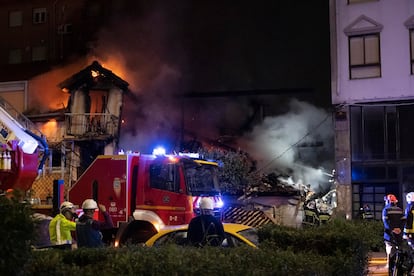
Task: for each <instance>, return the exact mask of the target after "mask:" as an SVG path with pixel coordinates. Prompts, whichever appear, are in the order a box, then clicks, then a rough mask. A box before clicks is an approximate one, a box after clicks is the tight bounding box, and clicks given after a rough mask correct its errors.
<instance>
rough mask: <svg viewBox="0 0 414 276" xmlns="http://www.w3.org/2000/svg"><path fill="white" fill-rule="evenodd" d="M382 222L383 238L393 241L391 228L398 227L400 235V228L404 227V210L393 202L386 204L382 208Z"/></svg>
mask: <svg viewBox="0 0 414 276" xmlns="http://www.w3.org/2000/svg"><path fill="white" fill-rule="evenodd" d="M382 222H383V224H384V240H386V241H393V238H396V237H393V234H392V230H393V229H394V228H400V229H401V234H400V235H399V236H402V230H403V229H404V224H405V216H404V211H403V210H402V209H401V208H400V207H398V206H397V205H394V204H387V205H385V207H384V208H383V209H382Z"/></svg>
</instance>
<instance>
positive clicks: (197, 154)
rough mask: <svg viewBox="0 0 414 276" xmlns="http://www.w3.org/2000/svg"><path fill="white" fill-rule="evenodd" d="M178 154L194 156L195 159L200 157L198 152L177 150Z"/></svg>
mask: <svg viewBox="0 0 414 276" xmlns="http://www.w3.org/2000/svg"><path fill="white" fill-rule="evenodd" d="M178 156H187V157H190V158H196V159H198V158H200V154H199V153H197V152H179V153H178Z"/></svg>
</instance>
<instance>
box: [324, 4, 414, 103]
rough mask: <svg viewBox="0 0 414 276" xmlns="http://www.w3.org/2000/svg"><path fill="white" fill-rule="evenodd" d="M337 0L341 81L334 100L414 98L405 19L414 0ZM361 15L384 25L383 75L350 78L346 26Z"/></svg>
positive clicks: (334, 94)
mask: <svg viewBox="0 0 414 276" xmlns="http://www.w3.org/2000/svg"><path fill="white" fill-rule="evenodd" d="M335 2H336V9H335V15H336V22H335V23H336V41H335V43H336V51H337V63H336V65H337V68H336V71H337V76H336V81H337V83H336V91H335V92H334V93H332V103H333V104H342V103H354V102H360V101H379V100H384V99H385V100H391V99H402V98H414V89H413V87H414V78H413V77H412V76H411V75H410V49H409V47H410V44H409V34H408V29H407V27H406V26H405V25H404V23H405V21H406V20H408V19H409V18H410V17H411V16H413V15H414V2H413V1H410V0H398V1H395V0H380V1H371V2H362V3H357V4H347V1H346V0H335ZM361 15H365V16H367V17H369V18H371V19H373V20H374V21H376V22H378V23H380V24H382V25H383V29H382V31H381V32H380V47H381V69H382V70H381V71H382V74H381V77H380V78H369V79H359V80H350V79H349V62H348V61H349V54H348V53H349V52H348V51H349V49H348V48H349V47H348V36H347V35H346V34H345V33H344V30H345V28H346V27H348V26H349V25H350V24H352V23H353V22H354V21H355V20H356V19H357V18H358V17H359V16H361ZM331 16H332V13H331ZM361 27H362V26H361ZM332 46H335V45H332Z"/></svg>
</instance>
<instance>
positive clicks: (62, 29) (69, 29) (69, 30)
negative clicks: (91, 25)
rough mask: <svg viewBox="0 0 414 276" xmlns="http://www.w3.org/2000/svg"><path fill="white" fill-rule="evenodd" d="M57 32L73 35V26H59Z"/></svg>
mask: <svg viewBox="0 0 414 276" xmlns="http://www.w3.org/2000/svg"><path fill="white" fill-rule="evenodd" d="M57 32H58V34H70V33H72V24H64V25H59V26H58V30H57Z"/></svg>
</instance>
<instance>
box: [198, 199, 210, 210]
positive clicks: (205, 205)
mask: <svg viewBox="0 0 414 276" xmlns="http://www.w3.org/2000/svg"><path fill="white" fill-rule="evenodd" d="M199 206H200V209H203V210H213V209H214V202H213V200H212V199H211V198H209V197H203V198H202V199H201V200H200V204H199Z"/></svg>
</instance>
